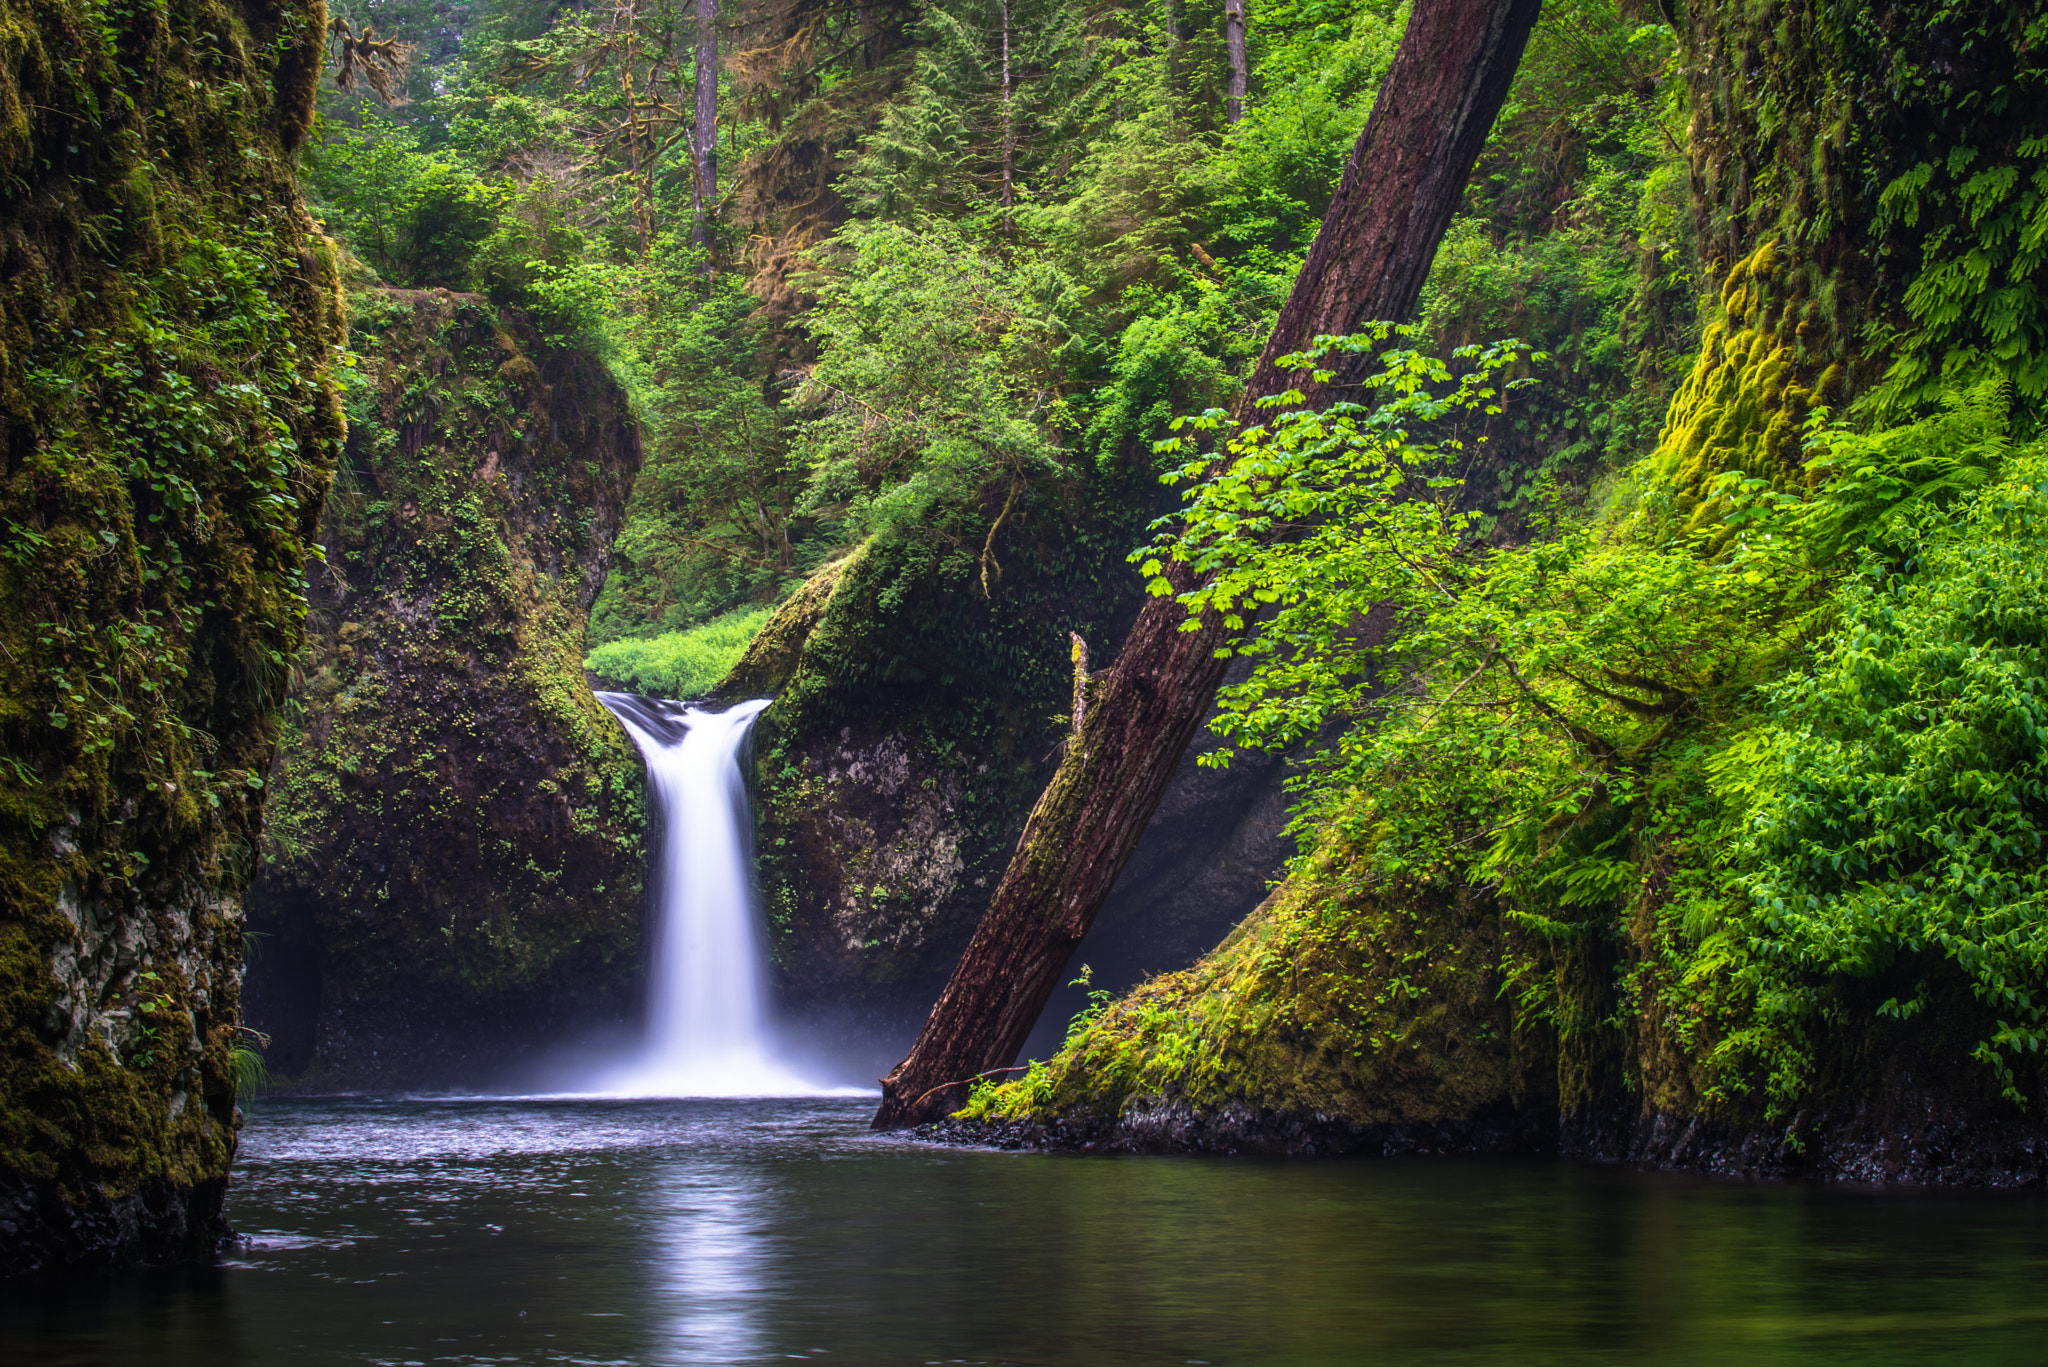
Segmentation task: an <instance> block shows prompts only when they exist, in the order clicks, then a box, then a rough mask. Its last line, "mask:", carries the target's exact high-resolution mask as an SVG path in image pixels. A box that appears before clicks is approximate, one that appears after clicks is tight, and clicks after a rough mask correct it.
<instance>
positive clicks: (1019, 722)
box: [718, 542, 1284, 1064]
mask: <svg viewBox="0 0 2048 1367" xmlns="http://www.w3.org/2000/svg"><path fill="white" fill-rule="evenodd" d="M1032 544H1033V548H1034V549H1036V550H1037V551H1039V552H1040V558H1039V559H1038V560H1037V561H1035V562H1034V561H1033V560H1031V559H1030V558H1028V557H1026V556H1021V555H1020V556H1018V557H1016V558H1015V559H1014V560H1013V562H1012V563H1011V565H1010V567H1009V570H1008V572H1007V573H1006V576H1005V580H1004V583H1003V585H1002V587H1001V590H1000V591H999V592H998V593H997V594H995V595H994V596H993V597H990V598H984V597H983V596H982V594H981V593H980V591H979V589H978V588H976V587H973V586H972V584H971V582H970V583H961V584H956V585H952V586H950V587H949V586H948V585H946V584H945V582H944V581H943V580H942V579H940V578H939V577H937V576H933V577H930V578H925V577H917V578H913V577H912V576H910V575H909V574H906V572H905V563H904V562H905V557H904V556H903V554H902V551H901V549H900V548H898V549H894V550H892V549H890V548H888V547H884V546H878V545H873V544H871V545H868V546H865V547H863V548H861V549H858V550H856V551H854V552H853V553H852V554H851V555H849V556H847V557H845V558H843V559H842V560H840V561H838V562H835V563H833V564H831V565H828V566H826V567H825V568H824V569H823V570H821V571H819V572H818V573H817V574H816V575H814V576H813V577H812V579H811V580H810V582H809V583H808V584H807V585H806V586H805V587H804V589H803V590H802V591H800V592H799V593H798V594H797V595H795V596H793V597H792V598H790V599H789V600H788V601H787V602H785V603H784V605H783V606H782V608H781V609H780V610H778V612H777V614H776V615H775V617H774V618H772V619H771V620H770V622H769V623H768V625H767V626H766V627H765V628H764V629H763V630H762V632H761V634H760V636H759V637H758V638H757V639H756V640H755V642H754V645H753V647H752V648H751V649H750V650H749V652H748V654H747V655H746V657H745V658H743V659H742V660H741V661H740V663H739V665H738V666H736V667H735V669H734V670H733V672H732V674H731V675H730V676H729V677H728V678H727V679H726V680H725V681H724V683H723V684H722V685H721V686H720V688H719V690H718V691H719V693H720V695H721V696H725V697H730V698H739V697H759V696H764V695H769V694H772V695H774V696H775V699H776V701H775V704H774V706H773V707H771V708H770V709H769V710H768V711H767V712H766V713H765V714H763V717H762V720H761V722H760V724H759V729H758V730H757V732H756V737H757V745H756V766H755V779H756V782H755V789H756V799H757V822H758V829H757V849H758V851H759V857H760V871H761V884H762V892H763V898H764V901H765V903H766V909H767V914H768V919H769V926H770V931H771V943H772V945H773V948H774V953H775V957H776V960H777V964H778V967H779V971H780V975H781V980H782V984H783V990H784V997H785V1001H786V1003H787V1004H788V1005H789V1006H790V1007H791V1008H792V1009H793V1010H795V1011H796V1012H798V1013H801V1014H810V1015H822V1016H826V1017H829V1018H834V1019H836V1020H837V1021H838V1022H839V1024H840V1026H841V1027H842V1029H843V1030H844V1031H845V1032H846V1034H847V1036H848V1037H849V1038H850V1039H852V1040H854V1041H857V1042H858V1047H860V1048H861V1049H862V1050H864V1051H866V1052H867V1053H870V1054H872V1058H870V1059H869V1060H868V1061H870V1062H873V1061H877V1060H879V1061H880V1063H882V1064H886V1063H890V1062H894V1059H895V1057H896V1056H897V1053H900V1050H901V1049H902V1048H903V1047H905V1046H906V1045H907V1044H908V1042H909V1039H910V1037H911V1036H912V1035H913V1034H914V1033H915V1031H916V1029H917V1027H918V1025H919V1024H921V1023H922V1021H923V1019H924V1017H925V1015H926V1013H927V1012H929V1010H930V1009H931V1004H932V1002H933V1001H934V1000H936V999H937V996H938V993H939V991H940V989H941V988H943V986H944V985H945V980H946V977H947V976H948V975H949V974H950V973H951V972H952V969H953V965H954V963H955V962H956V961H957V959H958V957H959V954H960V951H961V949H962V948H963V947H964V946H965V944H966V941H967V938H968V936H969V935H971V934H972V933H973V929H974V926H975V923H976V921H977V920H978V918H979V917H980V915H981V912H982V910H983V908H984V907H985V906H986V905H987V901H988V896H989V893H990V891H991V890H992V889H993V888H994V886H995V884H996V882H997V881H998V880H999V879H1000V878H1001V876H1002V872H1003V868H1004V866H1005V865H1006V864H1007V862H1008V860H1009V857H1010V853H1011V851H1012V849H1013V848H1014V847H1015V844H1016V840H1017V835H1018V833H1019V831H1020V830H1021V829H1022V827H1023V823H1024V818H1025V816H1026V815H1027V814H1028V813H1029V810H1030V807H1031V804H1032V803H1033V802H1035V801H1036V800H1037V797H1038V794H1039V792H1040V790H1041V789H1042V787H1043V785H1044V783H1045V781H1046V779H1047V777H1048V776H1049V775H1050V773H1051V769H1052V766H1053V764H1054V763H1055V762H1056V761H1057V759H1058V757H1059V749H1060V746H1061V744H1062V743H1063V740H1064V738H1065V735H1066V732H1067V721H1066V718H1065V716H1064V715H1063V714H1064V713H1065V712H1066V710H1067V708H1068V707H1069V706H1070V705H1071V698H1072V687H1073V684H1072V669H1073V665H1072V659H1071V640H1070V637H1069V635H1068V632H1069V631H1070V630H1079V631H1080V632H1081V633H1082V635H1083V636H1084V637H1085V638H1086V639H1088V640H1089V641H1091V642H1092V644H1093V647H1094V651H1095V653H1096V655H1097V657H1098V658H1097V661H1096V663H1097V664H1098V665H1100V664H1101V663H1106V660H1104V659H1103V658H1102V657H1106V656H1108V655H1110V654H1111V653H1113V651H1114V649H1115V645H1116V643H1117V642H1118V641H1120V640H1121V638H1122V635H1123V632H1124V630H1125V629H1126V627H1127V626H1128V623H1129V620H1130V616H1131V614H1132V613H1133V611H1134V609H1135V607H1136V602H1137V588H1138V583H1137V579H1136V577H1135V576H1134V575H1132V574H1131V573H1130V571H1129V569H1128V567H1127V566H1125V565H1124V564H1122V562H1121V559H1120V558H1119V559H1117V560H1115V561H1113V562H1110V563H1107V564H1102V565H1095V566H1090V565H1089V564H1088V563H1087V562H1086V561H1084V560H1083V559H1082V558H1081V556H1080V555H1078V554H1075V552H1074V550H1073V548H1071V547H1066V548H1059V547H1058V546H1057V544H1056V543H1055V546H1054V549H1051V550H1048V549H1047V547H1046V545H1045V544H1044V543H1038V542H1033V543H1032ZM1184 769H1185V772H1184V774H1183V775H1182V776H1181V779H1180V781H1178V782H1177V783H1176V785H1175V787H1174V790H1173V791H1172V792H1171V793H1169V795H1168V797H1167V799H1166V803H1165V805H1164V806H1163V807H1162V813H1163V816H1164V820H1163V823H1162V829H1161V830H1160V831H1159V832H1157V833H1156V837H1155V836H1148V837H1147V843H1146V844H1145V845H1143V846H1141V847H1140V850H1139V852H1138V854H1137V856H1136V857H1135V858H1134V859H1133V862H1132V870H1131V872H1132V876H1131V877H1130V878H1128V879H1127V880H1126V885H1125V886H1121V887H1120V888H1119V891H1118V895H1117V896H1115V897H1113V898H1112V899H1111V901H1110V903H1109V905H1108V906H1107V907H1106V908H1105V910H1104V912H1103V914H1102V918H1101V931H1102V933H1101V934H1100V935H1099V936H1098V937H1096V938H1095V939H1091V940H1090V942H1089V944H1088V946H1087V947H1086V948H1084V950H1083V956H1084V957H1086V956H1087V955H1088V954H1090V953H1095V954H1096V956H1097V957H1098V958H1099V959H1101V960H1102V961H1103V962H1102V965H1101V966H1102V968H1103V969H1104V973H1103V976H1102V978H1101V979H1100V980H1101V981H1104V982H1107V983H1110V984H1112V985H1119V986H1120V985H1123V984H1126V983H1130V982H1135V981H1136V980H1137V979H1138V978H1140V977H1142V976H1143V975H1144V973H1146V972H1150V971H1156V970H1159V969H1167V968H1176V967H1180V966H1183V965H1185V964H1187V963H1188V962H1190V961H1191V960H1192V959H1193V958H1194V956H1195V955H1196V954H1197V953H1198V952H1199V950H1200V948H1201V947H1203V946H1205V945H1207V944H1209V943H1213V941H1214V938H1215V937H1216V936H1217V935H1219V934H1221V933H1222V932H1223V930H1224V929H1226V928H1227V927H1228V926H1229V925H1231V924H1233V923H1234V922H1235V921H1236V920H1237V919H1238V918H1239V917H1241V916H1242V915H1243V914H1244V913H1245V912H1246V911H1247V910H1249V909H1250V908H1251V907H1252V906H1254V905H1256V903H1257V902H1258V900H1259V898H1260V897H1261V896H1262V895H1263V894H1264V891H1265V884H1266V880H1267V879H1268V878H1269V877H1270V876H1272V875H1273V873H1275V872H1276V871H1277V869H1278V867H1279V864H1280V861H1281V859H1282V857H1283V853H1284V852H1283V848H1282V843H1281V840H1280V836H1279V827H1280V825H1281V813H1280V801H1279V791H1278V790H1279V778H1280V773H1279V766H1278V765H1277V764H1273V765H1259V764H1256V763H1254V764H1250V765H1246V766H1244V767H1243V768H1240V769H1237V770H1235V771H1231V772H1226V773H1217V772H1214V771H1210V770H1202V769H1197V768H1196V767H1195V766H1194V765H1193V763H1192V762H1190V763H1189V764H1188V765H1186V766H1184ZM1168 885H1170V886H1168ZM1057 1006H1058V1003H1056V1009H1057ZM892 1051H895V1052H892ZM884 1055H888V1057H887V1058H883V1056H884Z"/></svg>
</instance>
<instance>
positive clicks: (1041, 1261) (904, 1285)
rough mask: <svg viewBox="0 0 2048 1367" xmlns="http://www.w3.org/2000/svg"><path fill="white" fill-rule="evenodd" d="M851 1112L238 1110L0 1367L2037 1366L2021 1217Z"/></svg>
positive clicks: (2043, 1236)
mask: <svg viewBox="0 0 2048 1367" xmlns="http://www.w3.org/2000/svg"><path fill="white" fill-rule="evenodd" d="M867 1115H868V1103H865V1102H859V1101H823V1102H819V1101H801V1102H791V1101H774V1102H604V1103H594V1102H587V1101H576V1102H564V1101H531V1100H528V1101H446V1100H367V1099H365V1100H307V1101H290V1102H285V1101H269V1102H264V1103H260V1104H259V1105H257V1106H256V1107H254V1108H253V1109H252V1113H251V1118H250V1126H249V1129H248V1131H247V1136H246V1140H245V1145H244V1151H243V1152H244V1161H243V1164H242V1167H241V1169H240V1173H239V1176H238V1178H237V1183H236V1187H235V1192H234V1196H233V1198H232V1201H231V1205H230V1215H231V1218H232V1220H233V1222H234V1224H235V1225H236V1227H237V1228H238V1229H240V1230H241V1231H242V1232H243V1233H244V1234H246V1235H248V1236H249V1245H248V1247H247V1248H246V1249H245V1250H244V1251H243V1252H241V1253H240V1254H238V1255H236V1256H234V1257H232V1258H230V1259H228V1260H227V1261H226V1262H225V1263H224V1264H223V1265H222V1266H220V1267H218V1268H216V1269H211V1270H208V1271H204V1272H187V1273H182V1274H165V1275H161V1276H152V1277H143V1278H137V1279H129V1280H122V1281H117V1282H112V1283H106V1284H101V1285H97V1286H93V1287H88V1288H83V1289H77V1290H72V1291H68V1292H64V1293H61V1294H52V1293H49V1292H40V1293H37V1294H36V1295H34V1296H23V1295H20V1294H18V1293H17V1294H16V1295H14V1296H13V1297H12V1298H11V1299H7V1300H4V1301H0V1362H4V1363H6V1364H9V1365H10V1367H43V1364H57V1363H63V1364H99V1363H108V1364H122V1367H130V1365H131V1364H147V1365H148V1367H184V1365H185V1364H192V1365H193V1367H198V1365H199V1364H205V1365H206V1367H236V1365H237V1364H265V1365H266V1367H267V1365H268V1364H276V1363H295V1364H296V1363H316V1364H317V1363H366V1364H367V1363H391V1364H399V1363H417V1364H427V1363H465V1364H467V1363H479V1364H480V1363H535V1364H538V1363H589V1364H620V1365H621V1367H624V1365H626V1364H632V1365H634V1367H639V1365H641V1364H646V1365H648V1367H653V1365H655V1364H675V1363H699V1362H748V1363H765V1362H788V1361H791V1360H795V1359H802V1358H809V1359H813V1360H817V1361H822V1362H840V1363H877V1364H882V1363H908V1364H922V1363H933V1362H943V1363H957V1362H962V1361H965V1362H970V1363H971V1362H988V1363H1034V1364H1036V1363H1046V1364H1052V1363H1058V1364H1068V1363H1076V1364H1123V1363H1147V1364H1150V1363H1161V1364H1186V1363H1190V1362H1206V1363H1212V1364H1218V1367H1221V1365H1223V1364H1284V1363H1345V1364H1351V1363H1358V1364H1407V1363H1418V1364H1419V1363H1431V1364H1440V1363H1454V1364H1455V1363H1489V1364H1492V1363H1513V1364H1550V1363H1558V1364H1565V1363H1570V1364H1575V1365H1580V1367H1583V1365H1585V1364H1607V1363H1653V1362H1654V1363H1657V1364H1692V1363H1745V1364H1749V1363H1800V1364H1811V1363H1927V1362H1955V1363H1972V1364H1999V1363H2040V1362H2042V1361H2044V1360H2048V1294H2044V1292H2048V1201H2043V1200H2042V1199H2040V1198H2038V1197H2034V1196H2031V1195H2022V1196H2011V1195H2006V1196H1957V1195H1919V1194H1899V1193H1869V1192H1849V1191H1834V1190H1824V1189H1817V1188H1809V1187H1800V1186H1787V1185H1755V1186H1752V1185H1736V1184H1722V1183H1706V1182H1697V1181H1689V1180H1683V1179H1675V1178H1670V1177H1661V1176H1653V1175H1645V1174H1638V1173H1629V1172H1620V1171H1613V1170H1607V1169H1598V1168H1587V1167H1581V1166H1574V1165H1569V1164H1562V1163H1543V1162H1530V1163H1502V1162H1477V1161H1460V1160H1396V1161H1334V1162H1314V1163H1308V1162H1283V1161H1266V1160H1248V1159H1185V1158H1075V1157H1064V1156H1044V1155H1033V1154H1005V1153H986V1152H979V1151H959V1150H951V1149H932V1148H927V1147H922V1146H918V1145H913V1144H909V1143H905V1142H903V1141H900V1140H892V1139H886V1138H885V1139H877V1138H872V1137H870V1136H869V1135H868V1134H867V1133H866V1130H865V1123H866V1119H867Z"/></svg>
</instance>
